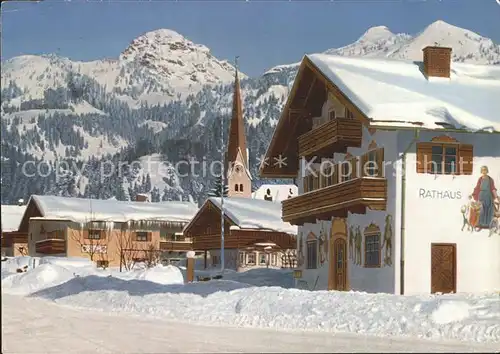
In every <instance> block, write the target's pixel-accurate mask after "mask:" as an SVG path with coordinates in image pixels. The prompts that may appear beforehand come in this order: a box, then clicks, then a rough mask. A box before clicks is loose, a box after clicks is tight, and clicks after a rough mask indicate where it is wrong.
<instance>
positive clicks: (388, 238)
mask: <svg viewBox="0 0 500 354" xmlns="http://www.w3.org/2000/svg"><path fill="white" fill-rule="evenodd" d="M382 249H383V250H384V254H385V257H384V266H392V216H391V215H389V214H388V215H387V216H386V217H385V229H384V241H383V242H382Z"/></svg>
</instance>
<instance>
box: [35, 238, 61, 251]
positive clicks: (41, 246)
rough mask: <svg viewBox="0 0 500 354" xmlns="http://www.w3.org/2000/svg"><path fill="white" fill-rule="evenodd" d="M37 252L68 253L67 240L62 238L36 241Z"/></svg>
mask: <svg viewBox="0 0 500 354" xmlns="http://www.w3.org/2000/svg"><path fill="white" fill-rule="evenodd" d="M35 252H36V253H42V254H60V253H66V241H65V240H61V239H45V240H41V241H37V242H36V243H35Z"/></svg>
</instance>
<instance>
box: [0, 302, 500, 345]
mask: <svg viewBox="0 0 500 354" xmlns="http://www.w3.org/2000/svg"><path fill="white" fill-rule="evenodd" d="M19 309H23V311H19ZM2 319H3V320H2V331H3V338H2V349H3V350H2V352H3V353H30V354H31V353H82V354H83V353H216V352H219V353H220V352H225V353H238V352H240V353H241V352H246V353H268V352H275V353H276V352H278V353H279V352H282V353H284V352H288V353H292V352H295V353H305V352H316V353H333V352H337V353H349V352H350V353H353V352H358V353H368V352H372V353H382V352H393V353H402V352H410V351H413V352H422V353H425V352H427V353H436V352H449V353H464V352H483V353H485V352H495V350H496V346H495V345H494V344H482V343H463V342H462V343H459V342H448V341H439V342H437V341H428V340H418V339H406V338H405V339H403V338H394V339H388V338H377V337H369V336H362V335H352V334H335V333H312V332H302V331H275V330H262V329H248V328H245V329H242V328H228V327H225V328H220V327H213V326H200V325H191V324H183V323H174V322H167V321H164V320H162V319H153V318H148V317H144V316H141V317H139V316H133V315H129V316H126V315H123V314H117V313H95V312H93V311H88V310H79V309H72V308H67V307H61V306H57V305H54V304H52V303H50V302H47V301H45V300H42V299H34V298H25V297H20V296H12V295H3V296H2ZM207 325H209V324H207Z"/></svg>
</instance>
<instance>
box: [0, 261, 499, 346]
mask: <svg viewBox="0 0 500 354" xmlns="http://www.w3.org/2000/svg"><path fill="white" fill-rule="evenodd" d="M18 262H20V261H18ZM280 276H281V277H283V278H284V277H288V276H289V274H287V272H286V271H278V270H271V269H253V270H249V271H247V272H244V273H236V272H232V273H231V272H228V273H227V274H226V275H225V277H224V279H223V280H212V281H208V282H199V283H191V284H185V285H184V284H182V282H183V280H182V274H181V272H180V270H179V269H178V268H176V267H173V266H167V267H161V266H158V267H156V268H152V269H146V270H137V271H130V272H126V273H117V272H114V271H113V270H106V271H103V270H98V269H95V268H90V267H71V266H66V267H62V266H60V265H58V264H51V263H43V264H41V265H40V266H38V267H36V268H35V269H32V270H29V271H28V272H27V273H20V274H11V275H9V276H8V277H6V278H4V279H2V291H3V292H5V293H14V294H24V295H27V294H30V296H32V297H41V298H45V299H49V300H52V301H54V302H56V303H58V304H63V305H67V306H73V307H79V308H84V309H91V310H97V311H105V312H128V313H134V314H147V315H151V316H154V317H160V318H162V319H167V320H176V321H184V322H191V323H203V324H207V323H210V324H213V325H216V326H217V325H219V326H220V325H226V326H242V327H262V328H275V329H288V330H310V331H327V332H351V333H363V334H369V335H378V336H398V335H399V336H413V337H421V338H429V339H455V340H463V341H478V342H481V341H484V342H495V343H496V342H498V343H500V297H499V294H485V295H467V294H454V295H441V296H434V295H428V296H397V295H389V294H366V293H357V292H334V291H315V292H312V291H307V290H299V289H285V288H282V287H277V286H268V287H266V286H261V287H258V286H254V285H251V284H249V283H254V284H273V282H276V281H277V280H278V279H279V277H280ZM231 279H233V280H231ZM234 280H239V281H234ZM245 282H247V283H245Z"/></svg>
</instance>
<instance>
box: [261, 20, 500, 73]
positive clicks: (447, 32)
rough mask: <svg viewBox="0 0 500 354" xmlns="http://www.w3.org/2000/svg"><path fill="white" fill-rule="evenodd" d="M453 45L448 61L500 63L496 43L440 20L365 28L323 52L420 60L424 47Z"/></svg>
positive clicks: (276, 69) (291, 66)
mask: <svg viewBox="0 0 500 354" xmlns="http://www.w3.org/2000/svg"><path fill="white" fill-rule="evenodd" d="M429 45H433V46H443V47H451V48H453V52H452V60H453V61H457V62H467V63H471V64H488V65H498V64H500V45H498V44H495V43H493V41H492V40H491V39H489V38H485V37H482V36H480V35H479V34H477V33H475V32H472V31H469V30H467V29H464V28H460V27H457V26H454V25H451V24H449V23H446V22H444V21H436V22H434V23H432V24H430V25H429V26H427V27H426V28H425V29H424V30H423V31H422V32H420V33H417V34H416V35H410V34H407V33H393V32H391V30H390V29H389V28H387V27H386V26H376V27H371V28H369V29H368V30H367V31H366V32H365V33H363V35H362V36H361V37H360V38H359V39H358V40H357V41H355V42H354V43H351V44H348V45H346V46H344V47H341V48H332V49H328V50H326V51H325V52H324V53H326V54H333V55H342V56H363V57H378V58H384V57H385V58H390V59H404V60H416V61H421V60H422V57H423V54H422V49H424V48H425V47H426V46H429ZM299 64H300V63H294V64H289V65H279V66H276V67H274V68H272V69H270V70H269V71H268V72H267V73H275V72H281V71H283V70H293V69H296V67H297V66H298V65H299Z"/></svg>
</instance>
